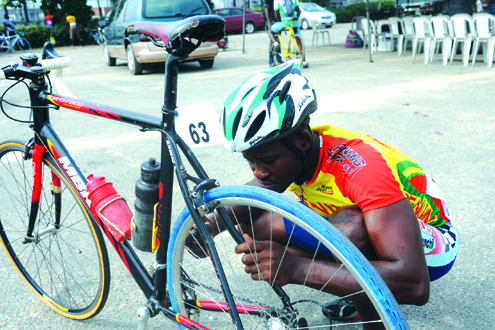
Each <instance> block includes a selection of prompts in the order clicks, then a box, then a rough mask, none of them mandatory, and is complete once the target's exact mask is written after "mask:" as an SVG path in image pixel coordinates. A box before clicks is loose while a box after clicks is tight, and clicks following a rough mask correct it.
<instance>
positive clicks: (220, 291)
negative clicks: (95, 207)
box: [181, 276, 285, 314]
mask: <svg viewBox="0 0 495 330" xmlns="http://www.w3.org/2000/svg"><path fill="white" fill-rule="evenodd" d="M181 281H183V282H187V283H189V284H191V285H197V286H199V287H202V288H205V289H207V290H211V291H213V292H216V293H218V294H223V292H222V290H220V289H217V288H214V287H211V286H208V285H205V284H201V283H199V282H196V281H194V280H191V279H190V278H185V277H184V276H182V278H181ZM232 295H233V296H234V298H236V299H238V300H240V301H245V302H248V303H250V304H254V305H256V306H260V307H263V308H267V309H269V310H272V311H277V314H283V313H285V310H284V309H283V308H278V307H273V306H269V305H266V304H264V303H260V302H258V301H256V300H253V299H251V298H247V297H239V296H237V295H234V294H232Z"/></svg>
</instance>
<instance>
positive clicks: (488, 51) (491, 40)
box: [473, 13, 495, 68]
mask: <svg viewBox="0 0 495 330" xmlns="http://www.w3.org/2000/svg"><path fill="white" fill-rule="evenodd" d="M473 17H474V25H475V28H476V40H475V43H474V51H473V66H474V63H475V62H476V55H478V50H479V48H480V43H481V44H482V45H483V57H484V63H486V64H487V65H488V67H489V68H491V66H492V63H493V52H494V49H495V35H494V34H493V29H494V28H495V18H494V17H493V15H490V14H482V13H480V14H477V15H473Z"/></svg>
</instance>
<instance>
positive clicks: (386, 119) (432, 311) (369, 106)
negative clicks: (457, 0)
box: [0, 24, 495, 330]
mask: <svg viewBox="0 0 495 330" xmlns="http://www.w3.org/2000/svg"><path fill="white" fill-rule="evenodd" d="M348 30H349V25H345V24H344V25H337V26H335V27H334V28H332V29H331V38H332V45H331V46H326V47H308V51H307V57H308V61H309V62H310V67H309V68H308V69H307V70H305V71H304V74H305V75H306V77H307V78H308V80H309V83H310V85H311V87H313V88H314V89H315V90H316V92H317V95H318V102H319V111H318V112H317V113H316V114H315V115H314V116H313V118H312V123H313V125H316V124H324V123H331V124H334V125H337V126H341V127H344V128H347V129H350V130H356V131H361V132H364V133H367V134H370V135H372V136H375V137H376V138H378V139H380V140H383V141H385V142H388V143H391V144H393V145H395V146H397V147H399V148H400V149H401V150H402V151H404V152H405V153H406V154H407V155H409V156H410V157H412V158H413V159H415V160H417V161H418V162H419V163H420V164H421V165H422V166H423V167H424V168H425V169H426V170H427V171H428V172H429V173H430V174H431V175H432V176H433V177H434V178H435V180H436V182H437V183H438V185H439V186H440V188H441V189H442V191H443V193H444V195H445V197H446V198H447V201H448V202H449V206H450V209H451V211H452V214H453V215H454V216H455V223H456V224H457V225H458V227H459V231H460V235H461V246H460V250H459V256H458V260H457V262H456V264H455V265H454V268H453V270H452V271H451V272H450V273H449V274H448V275H447V276H446V277H444V278H442V279H440V280H438V281H437V282H434V283H432V287H431V298H430V302H429V303H428V304H427V305H426V306H424V307H410V306H405V307H404V311H405V313H406V316H407V317H408V319H409V321H410V324H411V327H412V328H413V329H439V330H443V329H466V328H471V329H493V328H494V327H495V321H494V320H495V312H494V310H495V308H494V307H495V306H494V299H493V288H495V278H494V275H493V274H494V273H495V266H494V264H495V258H494V257H493V253H492V249H493V247H494V246H495V244H494V243H495V242H494V240H495V239H494V237H495V225H494V222H493V220H492V218H493V213H494V211H495V208H494V202H493V196H495V188H494V187H495V179H494V176H493V174H492V173H491V170H490V169H491V168H494V167H495V157H494V156H495V133H494V132H495V112H493V108H494V106H493V86H494V82H495V75H494V72H495V68H491V69H489V68H486V67H483V66H482V64H481V62H478V63H477V64H476V66H475V67H471V66H469V67H463V66H462V64H461V61H460V56H458V58H457V60H456V61H455V62H454V64H453V65H452V66H443V65H442V64H441V60H440V57H438V58H437V59H436V60H435V62H434V63H433V64H431V65H424V64H423V63H422V54H420V55H421V56H419V57H418V59H417V61H416V63H415V64H413V63H412V57H411V52H410V51H408V52H406V55H405V56H404V57H398V56H397V55H396V53H392V55H389V54H387V53H383V52H379V53H376V54H374V63H369V62H368V55H367V53H366V54H363V51H362V50H361V49H344V48H343V43H344V38H345V35H346V33H347V31H348ZM303 36H304V38H305V40H306V43H307V45H308V46H311V37H312V32H311V31H304V32H303ZM267 43H268V42H267V39H266V35H265V34H264V33H263V32H258V33H256V34H254V35H249V36H246V50H247V53H245V54H243V53H242V51H241V49H242V35H235V36H232V37H231V49H230V50H228V51H225V52H220V54H219V56H218V57H217V59H216V61H215V65H214V67H213V69H209V70H202V69H200V68H199V65H198V64H197V63H191V64H185V65H182V66H181V69H180V75H179V83H178V85H179V95H178V103H179V105H188V104H194V103H197V102H200V101H203V100H210V101H211V102H212V103H213V104H214V106H215V108H216V110H217V112H219V111H220V109H221V107H222V102H223V99H224V98H225V97H226V96H227V95H228V93H229V92H230V90H231V89H232V88H234V87H235V85H236V84H238V83H239V82H240V81H242V80H243V79H245V78H246V77H248V76H249V75H251V74H254V73H256V72H258V71H261V70H264V69H265V68H267V67H268V66H267V58H266V57H267V56H266V55H267V54H266V53H267ZM59 51H60V52H61V53H63V54H66V55H68V56H70V57H71V58H72V59H73V61H72V63H73V65H72V67H71V68H70V69H68V70H67V73H66V81H67V83H68V85H69V87H70V88H71V89H72V91H73V93H74V94H75V95H77V96H78V97H79V98H81V99H85V100H92V101H95V102H99V103H103V104H111V105H114V106H117V107H121V108H125V109H129V110H136V111H141V112H143V113H148V114H155V115H158V114H159V111H160V106H161V105H162V102H163V79H164V75H163V69H162V68H161V67H155V68H152V69H151V70H148V71H146V72H145V74H143V75H141V76H131V75H130V74H129V73H128V71H127V68H126V66H125V64H124V63H119V65H118V66H117V67H112V68H110V67H106V66H105V64H104V63H103V59H102V49H101V48H100V47H98V46H94V47H87V48H63V49H60V50H59ZM17 55H18V54H16V55H15V56H14V55H6V56H2V57H0V64H1V65H2V66H4V65H6V64H9V63H12V62H15V61H17V57H16V56H17ZM481 58H482V56H479V59H480V60H481ZM6 86H8V84H7V83H6V82H2V85H1V86H0V90H5V88H6ZM18 88H21V87H16V89H18ZM9 95H11V97H9ZM7 99H8V100H14V101H16V102H26V101H27V95H26V94H25V93H24V92H23V91H22V90H14V91H13V92H12V93H11V94H7ZM21 114H22V113H21ZM52 122H53V124H54V126H55V127H56V129H57V132H58V133H59V135H60V136H61V137H62V139H63V140H64V142H65V143H66V145H67V146H68V148H69V150H71V152H72V154H73V156H74V157H75V159H76V160H77V161H78V164H79V165H80V167H81V168H82V169H83V171H84V172H85V173H87V174H89V173H95V174H97V175H103V176H105V177H107V179H108V180H110V181H112V182H114V183H115V186H116V189H117V190H118V191H119V192H120V193H121V194H122V195H124V197H126V198H127V199H128V200H129V201H130V203H132V202H133V196H132V194H133V186H134V182H135V180H136V179H137V178H138V176H139V165H140V163H141V162H142V161H144V160H146V159H147V158H148V157H149V156H155V157H157V156H158V154H159V149H158V140H157V135H156V134H155V133H140V132H138V131H137V130H136V129H135V128H132V127H127V126H124V125H113V126H109V123H108V122H106V121H100V120H97V119H94V118H90V117H86V116H83V115H77V114H73V113H70V112H65V111H63V110H60V111H54V112H53V113H52ZM12 137H17V138H24V139H26V138H28V137H30V131H29V129H27V127H24V126H23V125H20V124H17V123H13V122H11V121H9V120H7V119H6V118H5V117H3V116H2V117H0V138H1V139H2V140H3V139H7V138H12ZM197 155H198V157H199V158H200V159H201V160H202V161H203V162H204V165H205V168H206V170H207V172H208V173H210V174H211V176H213V177H215V178H217V179H218V180H219V181H220V182H221V183H222V184H223V185H233V184H242V183H244V182H246V181H247V180H248V179H249V178H250V173H249V168H248V167H247V165H246V164H245V162H244V161H243V160H242V157H240V155H236V154H230V153H228V152H227V151H226V150H225V149H223V147H221V146H215V147H211V148H208V149H200V150H198V152H197ZM176 200H177V201H179V200H178V199H176ZM178 210H179V208H177V209H176V210H174V212H175V214H176V213H177V212H178ZM145 257H146V256H145ZM111 263H112V266H111V267H112V269H111V270H112V291H111V293H110V298H109V300H108V303H107V305H106V306H105V308H104V310H103V311H102V313H101V314H100V315H98V316H97V317H95V318H93V319H90V320H87V321H83V322H77V321H72V320H68V319H64V318H62V317H60V316H58V315H56V314H55V313H53V312H51V311H50V310H49V309H48V308H46V306H44V305H43V304H42V303H41V302H39V301H38V300H37V299H36V298H35V297H34V295H33V294H32V293H31V292H30V291H29V290H28V289H27V288H26V287H25V286H24V285H23V282H22V281H21V279H20V278H19V277H18V275H17V273H16V272H15V271H14V270H13V268H12V267H11V266H10V263H9V262H8V260H7V258H6V257H5V255H4V254H3V252H1V253H0V274H1V276H0V328H1V329H116V328H119V329H133V328H135V326H136V324H135V318H134V311H135V310H136V309H137V308H138V307H140V306H141V304H142V303H143V302H144V297H143V296H142V295H141V294H140V293H139V290H138V288H137V286H136V285H135V284H134V283H133V281H132V279H131V278H130V276H129V275H128V273H127V272H126V271H125V270H124V267H122V265H121V263H120V261H119V260H118V259H117V258H115V257H114V256H113V255H112V259H111ZM150 328H151V329H155V328H156V329H158V328H161V329H164V328H171V324H170V323H168V322H167V321H166V320H164V319H159V318H156V319H153V320H152V321H151V322H150Z"/></svg>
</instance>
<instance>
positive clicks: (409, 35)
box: [401, 16, 414, 55]
mask: <svg viewBox="0 0 495 330" xmlns="http://www.w3.org/2000/svg"><path fill="white" fill-rule="evenodd" d="M413 19H414V17H412V16H406V17H403V18H402V20H401V22H402V34H403V35H404V50H403V51H402V55H404V54H405V53H406V49H407V43H408V42H409V41H411V42H412V40H413V39H414V26H413V23H412V21H413Z"/></svg>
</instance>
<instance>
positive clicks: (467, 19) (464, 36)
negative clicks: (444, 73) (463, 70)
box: [450, 14, 476, 66]
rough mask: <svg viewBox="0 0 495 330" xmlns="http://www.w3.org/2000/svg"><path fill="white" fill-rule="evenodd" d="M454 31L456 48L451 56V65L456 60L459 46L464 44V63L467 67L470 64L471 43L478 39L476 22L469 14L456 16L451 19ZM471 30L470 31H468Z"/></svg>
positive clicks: (454, 47)
mask: <svg viewBox="0 0 495 330" xmlns="http://www.w3.org/2000/svg"><path fill="white" fill-rule="evenodd" d="M451 24H452V30H453V31H454V46H453V47H452V54H451V55H450V64H452V61H453V60H454V56H455V55H456V52H457V45H458V44H459V43H462V63H463V64H464V66H467V65H468V63H469V52H470V50H471V42H472V41H473V39H474V38H476V32H475V27H474V21H473V19H472V17H471V16H470V15H468V14H455V15H453V16H452V17H451ZM468 28H469V31H468Z"/></svg>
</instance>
